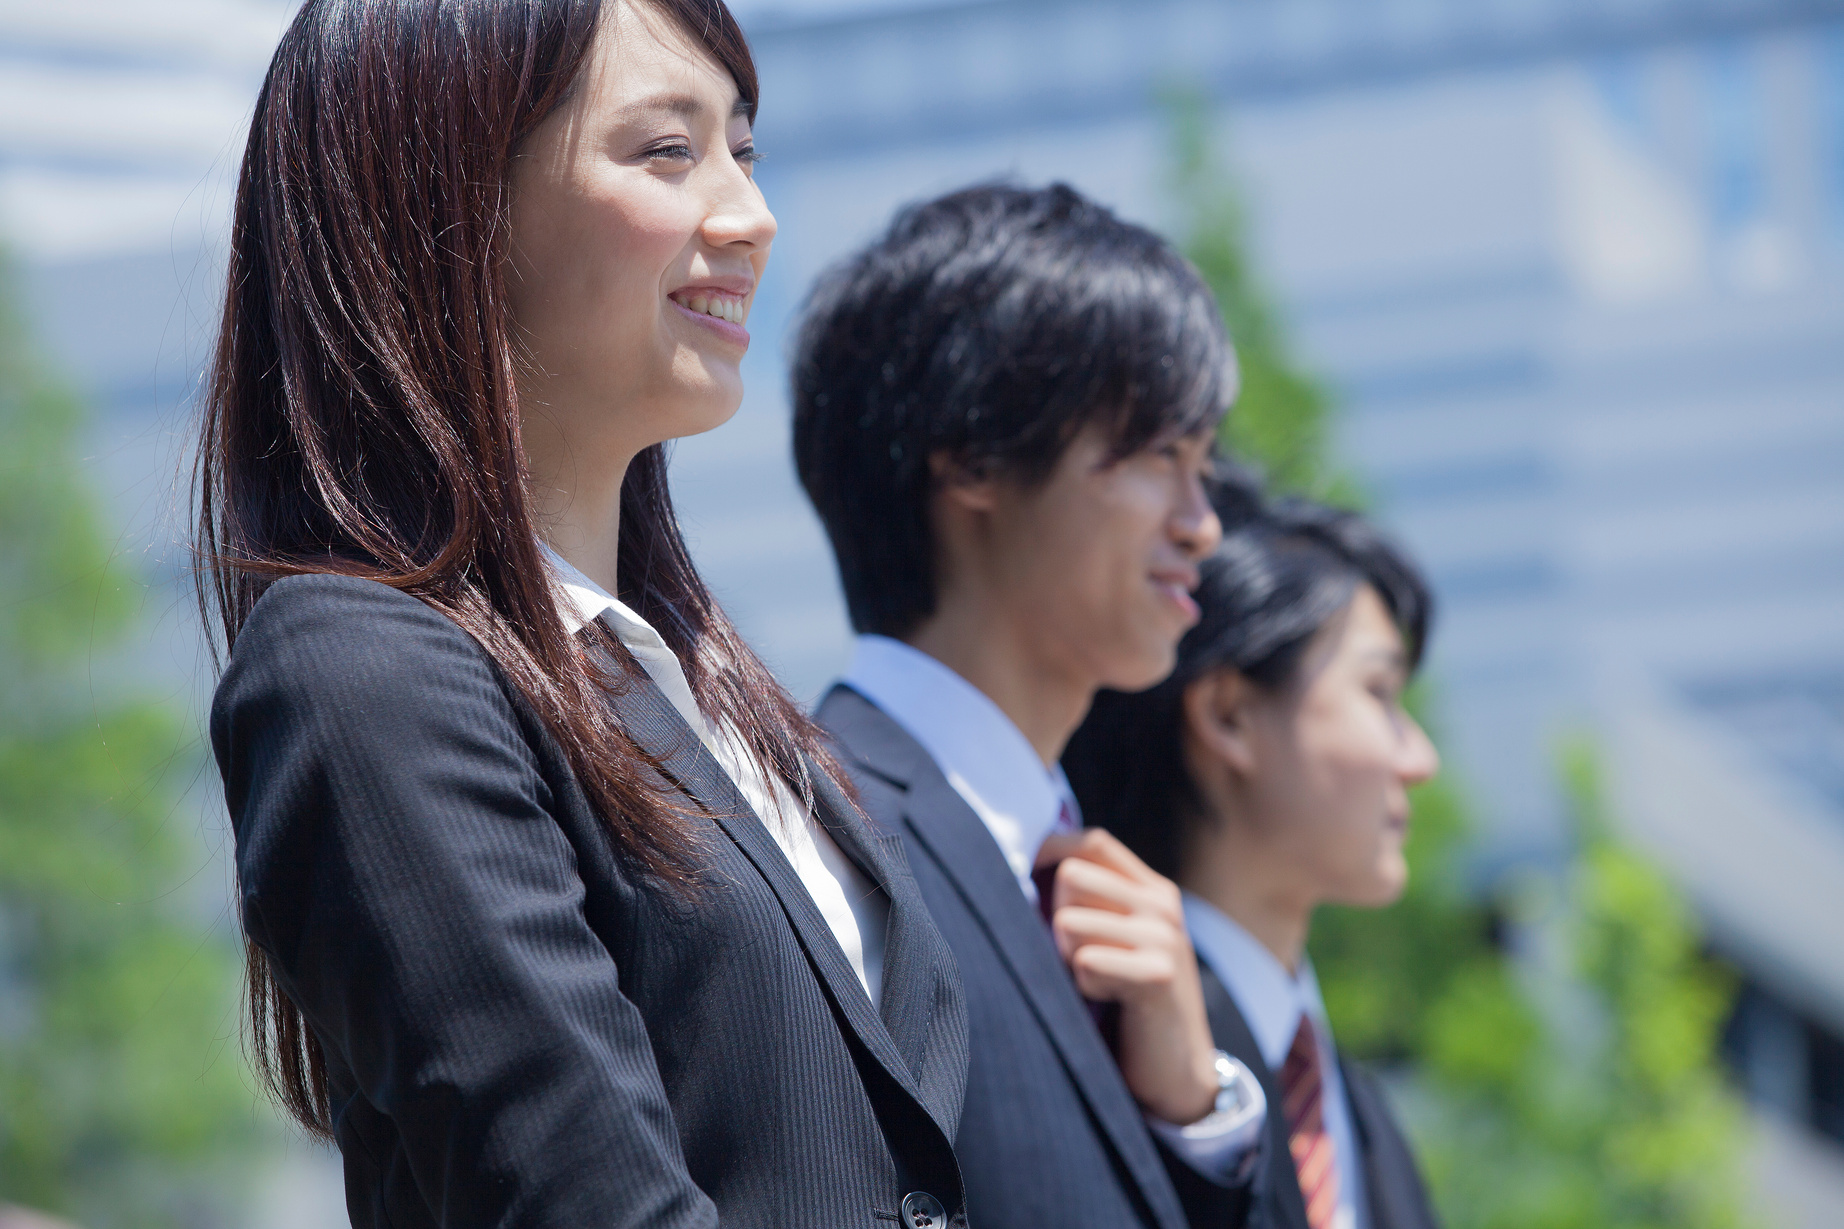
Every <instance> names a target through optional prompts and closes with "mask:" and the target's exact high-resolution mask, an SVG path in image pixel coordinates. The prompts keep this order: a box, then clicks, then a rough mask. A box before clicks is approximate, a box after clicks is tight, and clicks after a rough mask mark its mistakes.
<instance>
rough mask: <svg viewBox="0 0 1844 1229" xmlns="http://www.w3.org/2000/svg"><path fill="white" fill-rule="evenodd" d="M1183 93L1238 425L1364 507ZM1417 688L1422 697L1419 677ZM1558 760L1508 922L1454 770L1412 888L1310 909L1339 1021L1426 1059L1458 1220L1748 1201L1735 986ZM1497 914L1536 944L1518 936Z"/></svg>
mask: <svg viewBox="0 0 1844 1229" xmlns="http://www.w3.org/2000/svg"><path fill="white" fill-rule="evenodd" d="M1167 103H1168V108H1169V112H1170V115H1171V119H1172V134H1173V150H1174V156H1173V166H1174V171H1175V175H1174V189H1175V190H1174V194H1173V195H1174V201H1175V204H1176V209H1177V217H1176V219H1175V221H1176V224H1177V229H1178V232H1179V234H1180V236H1181V242H1182V244H1183V247H1184V249H1185V252H1186V254H1187V255H1189V256H1190V258H1191V260H1192V261H1193V263H1194V264H1196V265H1197V267H1198V269H1199V271H1200V272H1201V273H1202V274H1203V276H1204V278H1205V280H1206V281H1207V282H1208V283H1209V284H1210V286H1211V288H1212V289H1213V290H1214V291H1215V292H1216V295H1217V297H1218V300H1219V301H1220V302H1221V304H1222V307H1223V315H1224V319H1225V321H1226V323H1227V324H1228V327H1229V330H1230V335H1231V336H1232V337H1233V338H1234V339H1235V342H1236V352H1237V357H1238V359H1239V360H1240V363H1241V366H1242V374H1243V386H1242V393H1241V396H1240V398H1239V399H1238V401H1237V404H1236V410H1235V413H1234V414H1232V415H1231V416H1230V419H1229V421H1228V422H1227V423H1226V424H1225V428H1224V443H1225V445H1226V446H1227V447H1228V448H1229V449H1230V450H1231V451H1232V452H1233V453H1235V454H1236V455H1238V456H1240V457H1242V458H1244V459H1246V460H1250V461H1253V462H1254V463H1255V464H1256V465H1257V466H1258V467H1259V468H1260V469H1261V470H1262V471H1263V472H1264V473H1265V474H1266V476H1267V479H1268V481H1269V483H1270V485H1271V486H1272V487H1274V488H1275V489H1278V490H1282V491H1295V492H1299V493H1302V494H1308V495H1312V496H1314V497H1317V498H1321V499H1326V500H1329V501H1331V502H1333V503H1338V504H1342V505H1344V506H1347V507H1361V506H1362V504H1363V499H1362V491H1361V488H1360V487H1359V485H1358V483H1357V482H1356V481H1355V480H1354V479H1353V478H1352V477H1351V476H1350V475H1349V474H1346V473H1343V472H1341V471H1340V470H1339V469H1338V468H1337V467H1336V466H1335V464H1334V463H1333V462H1332V460H1331V450H1330V438H1331V429H1332V425H1333V422H1332V406H1333V401H1332V398H1331V396H1330V395H1329V394H1328V392H1327V390H1326V389H1325V388H1323V387H1322V386H1321V385H1320V384H1319V383H1318V382H1317V381H1316V380H1314V379H1313V377H1312V376H1311V375H1310V374H1309V373H1308V372H1306V371H1305V370H1304V369H1303V367H1302V366H1301V365H1300V364H1299V362H1298V361H1297V359H1296V358H1295V357H1294V356H1293V355H1292V354H1291V353H1290V351H1289V349H1288V345H1287V340H1286V337H1285V331H1284V329H1283V328H1282V327H1281V322H1280V317H1279V313H1278V312H1277V311H1276V310H1275V308H1274V307H1273V306H1272V298H1271V296H1270V295H1269V293H1268V292H1267V290H1266V288H1265V287H1264V286H1263V285H1262V284H1261V282H1260V280H1259V277H1258V276H1257V275H1256V273H1255V272H1254V271H1253V270H1252V269H1251V267H1250V264H1249V260H1248V257H1247V254H1246V253H1247V242H1246V234H1245V215H1244V211H1243V207H1242V203H1241V199H1240V197H1239V196H1238V194H1237V191H1236V188H1235V185H1234V181H1233V179H1232V177H1231V176H1230V175H1228V174H1227V173H1226V171H1225V170H1224V168H1223V167H1222V165H1221V164H1220V162H1219V161H1218V158H1217V154H1216V146H1217V141H1216V128H1215V123H1214V109H1213V107H1212V106H1211V105H1210V103H1209V100H1208V99H1207V97H1205V96H1204V95H1202V94H1201V93H1198V92H1196V91H1187V90H1175V91H1173V92H1172V93H1171V94H1170V95H1169V96H1168V99H1167ZM1410 706H1411V708H1412V709H1414V710H1415V711H1416V712H1417V715H1418V716H1423V717H1424V721H1425V714H1426V713H1427V711H1428V710H1429V709H1430V708H1431V707H1432V704H1431V703H1430V700H1429V695H1428V688H1427V685H1426V684H1425V683H1424V684H1421V685H1418V687H1417V688H1416V690H1415V692H1414V693H1412V695H1411V697H1410ZM1430 724H1433V723H1430ZM1437 741H1438V737H1437ZM1564 780H1565V785H1566V787H1567V792H1568V794H1569V797H1570V799H1571V801H1572V803H1573V805H1574V808H1575V814H1576V818H1577V830H1576V837H1577V847H1576V856H1575V859H1574V860H1573V862H1572V863H1571V864H1570V865H1568V866H1567V867H1566V868H1564V869H1563V870H1562V871H1560V872H1559V873H1558V874H1555V875H1553V876H1551V877H1549V878H1541V877H1533V878H1532V879H1531V880H1530V881H1529V882H1528V884H1527V885H1526V889H1527V890H1525V891H1523V892H1521V893H1516V894H1514V895H1513V897H1512V898H1511V899H1512V905H1513V907H1512V908H1511V910H1510V913H1511V916H1510V918H1509V919H1508V920H1509V922H1510V925H1509V927H1501V926H1499V925H1498V924H1497V919H1495V916H1494V915H1495V912H1499V911H1495V910H1494V909H1493V908H1491V907H1489V906H1488V904H1487V902H1485V901H1483V900H1481V899H1480V897H1479V894H1478V893H1477V892H1476V891H1474V890H1471V889H1470V888H1469V885H1468V884H1467V882H1466V874H1465V865H1464V861H1465V853H1466V848H1467V843H1468V834H1469V831H1470V822H1469V819H1468V817H1467V814H1466V807H1465V804H1464V801H1463V799H1462V796H1461V794H1460V791H1459V790H1458V789H1457V788H1456V787H1455V786H1454V785H1453V784H1452V778H1451V775H1448V776H1444V777H1442V778H1440V779H1437V780H1436V781H1433V782H1431V783H1429V784H1427V785H1424V786H1422V787H1420V788H1419V789H1417V790H1416V791H1415V793H1414V815H1415V819H1414V826H1413V830H1412V835H1411V839H1410V841H1409V845H1408V850H1407V853H1408V861H1409V868H1410V879H1409V886H1408V889H1407V891H1406V892H1405V893H1404V894H1403V897H1402V899H1401V900H1399V901H1398V902H1397V903H1396V904H1395V905H1393V906H1391V907H1390V908H1388V909H1382V910H1355V909H1342V908H1335V907H1327V908H1325V909H1323V910H1321V912H1320V915H1319V916H1318V917H1317V918H1316V919H1315V920H1314V925H1313V934H1312V940H1311V951H1312V959H1313V965H1314V968H1315V971H1316V972H1317V973H1318V976H1319V980H1320V984H1321V987H1322V988H1323V990H1324V993H1325V999H1326V1008H1327V1011H1328V1012H1329V1013H1330V1015H1331V1017H1332V1020H1333V1024H1334V1027H1335V1029H1336V1031H1337V1034H1338V1038H1339V1044H1340V1046H1341V1047H1343V1048H1344V1049H1345V1050H1346V1051H1347V1052H1348V1053H1350V1054H1352V1055H1355V1056H1357V1057H1361V1058H1368V1059H1373V1060H1383V1061H1386V1062H1392V1063H1397V1064H1402V1065H1404V1066H1406V1067H1407V1069H1408V1070H1409V1072H1410V1073H1411V1076H1412V1081H1413V1085H1414V1087H1413V1088H1412V1089H1410V1090H1409V1091H1410V1092H1411V1094H1412V1095H1411V1098H1410V1100H1411V1102H1412V1104H1411V1105H1409V1106H1408V1107H1407V1108H1409V1109H1410V1110H1411V1111H1412V1112H1411V1113H1410V1114H1409V1118H1410V1126H1411V1129H1413V1130H1414V1131H1415V1133H1416V1135H1417V1139H1418V1142H1419V1144H1420V1146H1421V1149H1422V1155H1423V1160H1424V1163H1425V1164H1426V1165H1427V1168H1428V1173H1429V1180H1430V1185H1431V1186H1432V1188H1433V1194H1434V1197H1435V1201H1436V1203H1437V1204H1438V1205H1439V1206H1440V1208H1441V1210H1442V1213H1443V1215H1444V1216H1445V1218H1446V1220H1447V1223H1448V1224H1449V1225H1450V1226H1452V1227H1453V1229H1577V1227H1579V1229H1589V1227H1590V1226H1593V1227H1596V1229H1611V1227H1619V1229H1642V1227H1643V1229H1654V1227H1657V1229H1662V1227H1664V1226H1667V1225H1669V1226H1682V1227H1685V1229H1727V1227H1729V1226H1735V1225H1738V1224H1741V1223H1742V1221H1741V1218H1740V1215H1739V1212H1738V1208H1739V1195H1738V1192H1739V1190H1740V1178H1739V1174H1738V1171H1737V1164H1738V1158H1739V1157H1740V1155H1741V1154H1742V1151H1743V1149H1742V1148H1740V1147H1738V1143H1739V1141H1740V1138H1741V1134H1742V1126H1741V1113H1740V1110H1739V1108H1738V1106H1737V1105H1736V1103H1735V1101H1734V1099H1733V1097H1732V1096H1731V1095H1730V1094H1729V1092H1728V1091H1727V1088H1726V1086H1725V1084H1724V1082H1723V1079H1722V1076H1721V1074H1720V1070H1719V1067H1718V1065H1717V1062H1716V1045H1717V1038H1718V1033H1719V1030H1720V1027H1721V1023H1722V1020H1723V1019H1724V1018H1725V1016H1726V1014H1727V1012H1728V1009H1729V1005H1730V1002H1731V999H1732V988H1731V987H1730V986H1729V985H1728V984H1727V983H1726V982H1725V980H1724V979H1723V978H1722V977H1721V976H1720V975H1719V974H1718V973H1717V972H1716V971H1714V970H1713V969H1712V968H1711V966H1710V965H1709V964H1708V962H1707V961H1705V960H1704V959H1703V958H1702V957H1701V956H1700V955H1699V953H1698V950H1697V946H1696V931H1695V927H1694V923H1693V919H1692V918H1691V916H1690V914H1689V911H1688V909H1687V908H1686V906H1685V905H1684V903H1683V901H1682V899H1681V897H1680V896H1679V894H1678V893H1677V892H1676V891H1675V889H1673V888H1672V886H1671V885H1670V884H1669V883H1668V882H1667V881H1666V880H1665V879H1664V878H1663V877H1662V876H1661V875H1659V874H1658V873H1657V872H1656V871H1655V870H1653V869H1652V868H1651V867H1650V866H1649V864H1647V863H1646V862H1645V861H1644V860H1643V859H1642V858H1640V857H1639V856H1637V855H1636V854H1634V853H1633V852H1632V851H1631V850H1629V849H1627V848H1625V847H1624V846H1622V845H1621V844H1620V843H1619V842H1618V841H1617V840H1616V839H1615V837H1614V835H1613V831H1612V829H1611V827H1610V825H1609V823H1608V820H1607V817H1606V815H1605V812H1604V810H1603V806H1602V802H1601V793H1600V789H1599V783H1598V778H1597V774H1596V771H1595V762H1594V759H1593V756H1592V753H1591V752H1590V751H1589V750H1588V749H1587V748H1586V744H1581V745H1577V746H1574V747H1572V748H1571V749H1570V751H1569V753H1568V755H1567V757H1566V760H1565V765H1564ZM1539 901H1540V902H1546V903H1544V904H1543V907H1542V908H1540V909H1533V902H1539ZM1501 929H1504V930H1506V931H1507V932H1508V933H1510V934H1513V935H1515V936H1519V937H1520V942H1519V943H1518V944H1516V945H1515V946H1519V947H1522V946H1530V947H1532V948H1533V949H1534V950H1533V951H1532V952H1531V953H1529V954H1528V956H1525V955H1523V954H1520V956H1519V957H1518V958H1516V959H1513V958H1512V957H1511V956H1510V955H1509V954H1508V953H1507V952H1505V951H1504V950H1502V949H1501V947H1500V945H1499V944H1497V943H1495V942H1494V934H1495V933H1496V932H1498V931H1500V930H1501Z"/></svg>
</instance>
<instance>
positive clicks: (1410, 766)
mask: <svg viewBox="0 0 1844 1229" xmlns="http://www.w3.org/2000/svg"><path fill="white" fill-rule="evenodd" d="M1402 720H1403V733H1404V738H1403V740H1402V751H1401V759H1400V761H1399V762H1398V764H1397V767H1396V772H1397V775H1398V776H1400V777H1401V778H1402V783H1403V784H1404V785H1420V784H1421V783H1422V782H1424V781H1431V780H1433V779H1434V775H1435V774H1436V773H1438V772H1440V770H1441V753H1440V752H1439V751H1437V750H1436V749H1435V747H1434V740H1433V739H1431V738H1429V737H1428V732H1427V731H1426V730H1424V729H1422V728H1421V723H1420V722H1419V721H1416V720H1415V718H1413V717H1411V716H1409V715H1408V714H1406V713H1405V714H1403V718H1402Z"/></svg>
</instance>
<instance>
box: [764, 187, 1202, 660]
mask: <svg viewBox="0 0 1844 1229" xmlns="http://www.w3.org/2000/svg"><path fill="white" fill-rule="evenodd" d="M1235 388H1236V371H1235V356H1234V353H1233V351H1232V350H1231V349H1230V345H1229V340H1228V337H1227V336H1226V335H1225V333H1224V329H1223V319H1222V314H1221V312H1220V311H1219V310H1218V307H1217V303H1216V300H1215V299H1214V298H1213V297H1212V296H1211V293H1210V290H1209V288H1208V287H1206V286H1205V285H1204V283H1203V280H1202V279H1201V278H1200V277H1199V276H1198V275H1197V271H1196V270H1195V269H1193V268H1192V267H1191V266H1190V265H1189V264H1188V263H1186V261H1185V260H1184V258H1183V257H1182V256H1180V255H1179V254H1178V253H1177V252H1176V251H1174V250H1173V249H1172V247H1171V246H1170V245H1169V244H1167V243H1166V242H1165V241H1164V240H1163V239H1161V238H1159V237H1158V236H1157V235H1155V234H1153V233H1152V232H1151V231H1149V230H1146V229H1145V228H1143V227H1139V226H1135V225H1132V224H1131V223H1128V222H1123V221H1121V220H1120V219H1119V218H1117V217H1115V216H1114V215H1113V214H1112V213H1111V212H1109V211H1108V210H1107V209H1105V208H1103V207H1101V206H1100V205H1097V204H1095V203H1094V202H1092V201H1089V200H1087V199H1085V198H1083V197H1082V196H1081V195H1080V194H1079V193H1077V192H1076V191H1074V190H1073V189H1071V188H1069V187H1066V186H1065V185H1062V184H1055V185H1052V186H1051V187H1048V188H1041V189H1026V188H1018V187H1009V186H1002V185H990V186H984V187H976V188H969V189H966V190H964V191H960V192H955V193H953V194H951V195H948V196H944V197H942V198H940V199H939V200H934V201H929V202H927V203H925V204H920V205H912V206H910V207H909V208H907V209H904V210H903V211H902V212H901V213H899V214H898V215H897V216H896V219H895V221H894V222H892V223H891V225H890V229H889V230H888V231H887V232H885V233H884V235H883V236H882V237H880V238H879V239H877V240H876V241H875V242H873V243H872V244H871V245H870V246H869V247H867V248H865V249H864V250H863V251H861V252H859V253H858V254H857V255H855V256H853V257H851V258H850V259H849V260H847V261H845V262H844V263H843V264H841V265H839V266H837V267H836V268H834V269H832V270H831V271H830V272H829V273H827V274H826V276H825V277H823V278H822V279H821V280H820V282H819V284H818V286H816V287H815V289H814V291H813V294H812V297H811V298H810V300H809V302H808V305H807V310H806V316H805V319H804V321H803V323H802V326H801V330H800V335H799V341H798V347H797V352H796V355H795V361H794V372H793V399H794V460H795V465H796V467H797V468H798V470H799V472H800V481H801V484H802V485H803V486H804V487H805V488H806V490H807V495H808V498H810V499H811V500H812V501H813V506H814V508H815V509H816V510H817V511H818V512H819V516H820V520H821V521H822V522H824V523H825V526H826V532H827V533H828V534H829V535H830V536H831V538H832V547H833V552H834V554H835V555H836V556H837V558H838V564H839V576H840V580H841V582H842V584H843V587H844V590H845V600H846V605H847V606H848V608H849V609H850V612H851V619H852V626H853V627H855V628H856V629H857V630H859V631H860V632H876V633H881V634H883V635H887V636H897V637H901V636H904V635H907V634H908V633H910V632H911V631H913V630H914V629H915V627H916V626H917V625H918V624H920V623H921V622H922V621H923V620H925V619H927V618H928V617H929V616H930V615H931V614H933V613H934V610H935V600H936V587H935V542H934V535H933V533H932V532H931V529H930V524H929V497H930V494H931V488H932V485H933V477H932V471H931V468H930V462H929V457H930V455H931V454H934V453H943V454H945V455H946V456H947V457H948V458H949V459H950V461H951V462H952V463H953V464H954V465H956V466H957V467H960V468H963V469H966V470H970V471H972V472H976V473H986V474H993V475H995V476H1003V477H1007V478H1012V479H1016V480H1018V481H1021V482H1025V483H1034V482H1039V481H1042V480H1043V479H1044V478H1046V477H1048V476H1049V474H1050V472H1051V471H1052V470H1053V469H1054V468H1055V466H1056V463H1057V460H1058V459H1059V458H1060V457H1061V456H1062V454H1063V450H1064V449H1065V448H1066V447H1067V446H1068V445H1069V443H1070V441H1071V440H1072V439H1073V438H1074V437H1075V436H1076V435H1077V434H1078V433H1079V432H1080V431H1081V430H1082V429H1083V428H1084V427H1087V426H1089V425H1090V424H1099V425H1100V426H1102V427H1103V428H1104V429H1105V430H1107V431H1108V432H1109V433H1110V435H1111V436H1112V441H1113V454H1114V456H1115V457H1116V458H1120V457H1125V456H1127V455H1129V454H1131V453H1133V452H1136V451H1138V450H1140V449H1142V448H1144V447H1146V446H1147V445H1149V444H1151V443H1154V442H1155V441H1160V440H1164V439H1168V438H1174V437H1178V436H1182V435H1187V434H1190V433H1191V432H1193V431H1195V430H1199V429H1208V428H1212V427H1214V426H1215V424H1216V423H1217V422H1219V421H1220V420H1221V418H1222V416H1223V414H1224V413H1225V411H1226V410H1227V408H1228V406H1229V403H1230V401H1231V400H1233V398H1234V396H1235Z"/></svg>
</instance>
